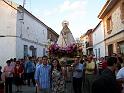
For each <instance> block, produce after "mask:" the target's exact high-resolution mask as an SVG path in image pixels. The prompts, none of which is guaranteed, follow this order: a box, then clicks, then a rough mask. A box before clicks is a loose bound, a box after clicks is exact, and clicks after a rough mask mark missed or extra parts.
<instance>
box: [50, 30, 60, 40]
mask: <svg viewBox="0 0 124 93" xmlns="http://www.w3.org/2000/svg"><path fill="white" fill-rule="evenodd" d="M58 37H59V35H58V34H57V33H56V32H54V30H52V29H50V28H48V39H49V40H50V41H51V42H57V40H58Z"/></svg>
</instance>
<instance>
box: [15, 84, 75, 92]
mask: <svg viewBox="0 0 124 93" xmlns="http://www.w3.org/2000/svg"><path fill="white" fill-rule="evenodd" d="M22 90H23V92H16V86H14V85H13V93H36V91H35V90H36V89H35V87H33V86H30V87H29V86H27V85H25V86H22ZM72 90H73V89H72V83H67V84H66V91H65V93H73V91H72Z"/></svg>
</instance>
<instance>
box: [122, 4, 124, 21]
mask: <svg viewBox="0 0 124 93" xmlns="http://www.w3.org/2000/svg"><path fill="white" fill-rule="evenodd" d="M121 20H122V22H123V23H124V2H122V5H121Z"/></svg>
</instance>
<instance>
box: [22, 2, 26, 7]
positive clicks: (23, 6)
mask: <svg viewBox="0 0 124 93" xmlns="http://www.w3.org/2000/svg"><path fill="white" fill-rule="evenodd" d="M25 1H26V0H23V8H24V7H25Z"/></svg>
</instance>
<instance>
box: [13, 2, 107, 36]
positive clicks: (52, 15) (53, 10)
mask: <svg viewBox="0 0 124 93" xmlns="http://www.w3.org/2000/svg"><path fill="white" fill-rule="evenodd" d="M12 1H14V2H16V3H18V4H20V5H22V4H23V0H12ZM106 1H107V0H25V8H26V9H27V10H28V11H30V12H31V13H32V14H33V15H35V16H36V17H37V18H38V19H40V20H41V21H42V22H44V23H45V24H46V25H47V26H49V27H51V28H52V29H53V30H54V31H55V32H57V33H58V34H60V32H61V30H62V22H63V21H64V20H66V21H68V22H69V28H70V30H71V32H72V34H73V36H74V38H79V37H80V36H81V35H82V34H84V33H86V31H87V30H88V29H93V28H95V27H96V25H97V24H98V23H99V21H100V20H99V19H98V17H97V16H98V14H99V12H100V11H101V9H102V7H103V5H104V4H105V2H106Z"/></svg>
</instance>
